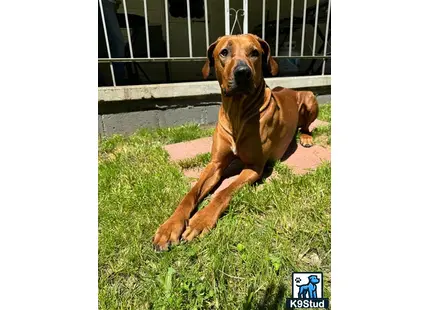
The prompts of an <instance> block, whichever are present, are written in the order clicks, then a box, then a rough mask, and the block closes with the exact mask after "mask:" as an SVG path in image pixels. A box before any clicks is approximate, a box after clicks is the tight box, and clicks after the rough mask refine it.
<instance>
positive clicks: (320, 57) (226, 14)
mask: <svg viewBox="0 0 430 310" xmlns="http://www.w3.org/2000/svg"><path fill="white" fill-rule="evenodd" d="M248 2H249V1H248V0H243V7H242V9H240V10H241V11H242V12H243V15H242V16H243V33H248V32H249V29H248V13H249V12H248V11H249V10H248V8H249V7H248ZM298 2H299V5H300V3H303V11H302V12H303V14H302V18H301V21H302V35H301V44H300V55H292V42H293V41H292V38H293V29H294V19H295V16H294V6H295V5H297V3H295V1H294V0H291V7H290V18H289V27H288V28H289V47H288V55H279V44H280V42H279V39H280V0H277V2H276V34H275V53H274V57H275V58H278V59H282V58H287V59H312V60H314V61H315V60H322V65H321V68H322V70H321V73H320V74H321V75H324V73H325V68H326V61H327V60H328V59H330V58H331V55H328V54H327V48H328V41H329V37H330V34H329V31H330V26H329V25H330V10H331V0H328V1H327V0H317V1H316V6H315V15H314V17H313V18H314V19H315V21H314V24H313V28H314V33H313V43H312V48H311V50H312V53H311V55H305V54H304V46H305V31H306V25H307V23H306V14H307V9H308V7H307V0H302V1H298ZM321 2H323V4H325V5H326V6H327V11H326V14H327V19H326V21H325V24H326V29H325V36H324V45H323V46H324V51H323V53H322V55H321V53H319V54H318V53H317V52H316V41H317V33H318V29H319V28H318V27H319V26H318V25H319V20H318V18H319V14H320V13H321V12H320V4H321ZM327 2H328V4H327ZM122 4H123V9H124V16H125V25H126V33H127V41H128V46H129V53H130V57H122V58H120V57H112V53H111V46H110V42H109V36H108V30H107V27H106V20H105V14H104V12H103V11H104V10H103V1H102V0H99V7H100V13H101V20H102V24H103V32H104V37H105V38H104V39H105V43H106V48H107V55H108V57H107V58H99V59H98V62H99V63H109V66H110V73H111V77H112V82H113V86H116V85H117V83H116V79H115V72H114V68H113V63H126V62H178V61H204V60H205V59H206V56H203V55H202V56H194V55H193V36H192V27H191V14H190V0H186V8H187V30H188V50H189V53H188V54H189V56H188V57H175V56H172V55H171V46H170V31H169V5H168V0H164V10H165V12H164V16H165V44H166V55H167V57H151V46H150V37H149V25H148V8H147V0H143V7H144V10H143V14H144V19H145V31H146V34H145V35H146V52H147V57H134V53H133V44H132V36H131V32H130V25H129V18H128V15H129V14H128V11H127V0H122ZM261 5H262V15H261V20H262V24H261V26H262V29H261V35H260V36H261V38H262V39H266V36H267V33H266V32H267V25H266V23H267V22H266V16H265V12H266V0H261ZM230 9H231V8H230V1H229V0H224V12H223V14H224V22H225V34H226V35H228V34H230V33H232V32H233V30H234V29H230V14H231V13H230ZM234 11H236V15H237V12H238V11H239V10H234ZM212 13H214V12H212ZM236 18H237V16H236ZM323 22H324V21H323ZM204 24H205V43H206V47H207V46H209V44H210V41H209V22H208V0H204ZM234 25H235V24H233V28H234ZM239 27H240V25H239ZM320 36H321V34H320Z"/></svg>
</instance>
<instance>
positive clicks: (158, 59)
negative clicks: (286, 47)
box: [98, 55, 331, 63]
mask: <svg viewBox="0 0 430 310" xmlns="http://www.w3.org/2000/svg"><path fill="white" fill-rule="evenodd" d="M273 57H274V58H275V59H283V58H286V59H290V58H291V59H292V58H294V59H330V58H331V56H329V55H327V56H310V55H307V56H305V55H303V56H299V55H298V56H273ZM206 60H207V58H206V57H203V56H202V57H193V58H190V57H170V58H166V57H163V58H161V57H154V58H147V57H135V58H133V59H131V58H99V59H98V62H100V63H109V62H173V61H206Z"/></svg>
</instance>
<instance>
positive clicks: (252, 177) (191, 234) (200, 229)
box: [182, 165, 264, 241]
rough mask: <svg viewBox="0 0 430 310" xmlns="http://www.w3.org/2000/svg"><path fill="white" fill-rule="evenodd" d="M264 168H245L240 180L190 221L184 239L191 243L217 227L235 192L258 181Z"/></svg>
mask: <svg viewBox="0 0 430 310" xmlns="http://www.w3.org/2000/svg"><path fill="white" fill-rule="evenodd" d="M263 168H264V165H262V166H258V167H257V166H245V168H244V169H243V170H242V172H241V173H240V174H239V176H238V178H237V179H236V180H235V181H234V182H233V183H231V184H230V185H229V186H227V187H226V188H225V189H223V190H222V191H220V192H219V193H218V194H217V195H215V196H214V197H213V198H212V200H211V202H210V203H209V205H207V206H206V207H205V208H203V209H201V210H200V211H198V212H197V213H196V214H195V215H194V216H193V217H192V218H191V220H190V222H189V225H188V227H187V229H186V230H185V232H184V233H183V234H182V238H183V239H185V240H187V241H191V240H192V239H194V238H195V237H196V236H198V235H199V234H201V233H202V234H205V233H206V232H208V231H209V230H210V229H212V228H213V227H215V224H216V221H217V220H218V218H219V217H220V216H221V214H222V213H223V212H224V211H225V209H226V208H227V206H228V203H229V202H230V200H231V198H232V196H233V194H234V192H236V191H237V190H238V189H240V188H241V187H242V186H244V185H245V184H252V183H254V182H255V181H257V180H258V179H259V178H260V177H261V175H262V173H263Z"/></svg>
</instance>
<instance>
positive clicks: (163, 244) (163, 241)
mask: <svg viewBox="0 0 430 310" xmlns="http://www.w3.org/2000/svg"><path fill="white" fill-rule="evenodd" d="M185 225H186V220H185V219H183V218H181V217H180V216H172V217H170V218H169V219H168V220H167V221H166V222H164V224H162V225H161V226H160V227H159V228H158V229H157V232H156V233H155V236H154V238H153V240H152V244H153V246H154V249H155V250H156V251H166V250H168V249H169V246H170V245H171V244H172V245H176V244H178V243H179V237H180V235H181V233H182V232H183V231H184V229H185Z"/></svg>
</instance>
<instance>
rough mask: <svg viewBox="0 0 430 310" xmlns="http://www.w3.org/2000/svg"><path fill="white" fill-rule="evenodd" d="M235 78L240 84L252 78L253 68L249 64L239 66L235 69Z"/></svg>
mask: <svg viewBox="0 0 430 310" xmlns="http://www.w3.org/2000/svg"><path fill="white" fill-rule="evenodd" d="M234 78H235V80H236V82H237V83H238V84H240V83H241V82H246V81H248V80H249V79H250V78H251V68H250V67H248V66H247V65H241V66H237V67H236V69H234Z"/></svg>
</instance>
